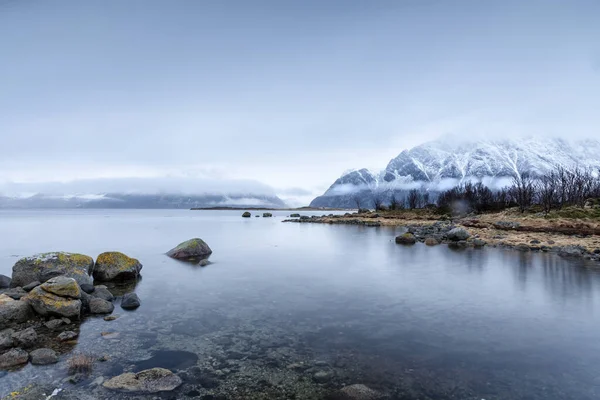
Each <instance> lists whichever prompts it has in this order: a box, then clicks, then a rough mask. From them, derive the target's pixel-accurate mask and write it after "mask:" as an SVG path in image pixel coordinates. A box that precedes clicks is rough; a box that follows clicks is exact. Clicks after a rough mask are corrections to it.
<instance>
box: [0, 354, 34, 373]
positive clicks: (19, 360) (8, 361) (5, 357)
mask: <svg viewBox="0 0 600 400" xmlns="http://www.w3.org/2000/svg"><path fill="white" fill-rule="evenodd" d="M27 361H29V354H27V352H26V351H25V350H23V349H12V350H9V351H7V352H6V353H4V354H2V355H0V369H6V368H11V367H16V366H17V365H22V364H27Z"/></svg>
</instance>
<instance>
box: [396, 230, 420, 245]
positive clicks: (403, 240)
mask: <svg viewBox="0 0 600 400" xmlns="http://www.w3.org/2000/svg"><path fill="white" fill-rule="evenodd" d="M396 243H398V244H409V245H410V244H415V243H417V238H416V237H415V235H413V234H412V233H410V232H406V233H403V234H402V235H400V236H396Z"/></svg>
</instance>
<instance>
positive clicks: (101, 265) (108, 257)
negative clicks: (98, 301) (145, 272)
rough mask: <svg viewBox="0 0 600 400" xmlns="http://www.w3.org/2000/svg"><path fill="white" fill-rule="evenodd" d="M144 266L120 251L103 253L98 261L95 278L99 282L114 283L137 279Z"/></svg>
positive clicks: (94, 273)
mask: <svg viewBox="0 0 600 400" xmlns="http://www.w3.org/2000/svg"><path fill="white" fill-rule="evenodd" d="M141 270H142V264H141V263H140V262H139V261H138V260H137V259H135V258H131V257H129V256H126V255H125V254H123V253H119V252H118V251H109V252H105V253H102V254H100V255H99V256H98V258H97V259H96V266H95V267H94V272H93V276H94V279H95V280H97V281H114V280H121V281H122V280H130V279H137V278H138V277H139V276H140V271H141Z"/></svg>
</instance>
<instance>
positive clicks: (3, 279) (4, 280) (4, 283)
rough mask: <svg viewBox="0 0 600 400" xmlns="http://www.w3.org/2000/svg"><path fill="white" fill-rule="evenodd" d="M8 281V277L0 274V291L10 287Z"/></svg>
mask: <svg viewBox="0 0 600 400" xmlns="http://www.w3.org/2000/svg"><path fill="white" fill-rule="evenodd" d="M10 281H11V279H10V278H9V277H8V276H6V275H2V274H0V289H5V288H7V287H10Z"/></svg>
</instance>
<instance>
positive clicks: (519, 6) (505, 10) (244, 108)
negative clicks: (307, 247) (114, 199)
mask: <svg viewBox="0 0 600 400" xmlns="http://www.w3.org/2000/svg"><path fill="white" fill-rule="evenodd" d="M599 21H600V1H595V0H590V1H577V0H573V1H546V0H544V1H535V0H530V1H526V2H523V1H445V0H444V1H436V0H431V1H428V0H418V1H417V0H415V1H400V0H394V1H364V0H360V1H353V0H328V1H323V0H314V1H309V0H303V1H285V0H273V1H251V0H239V1H192V0H190V1H167V0H163V1H153V0H127V1H123V0H103V1H100V0H98V1H80V0H68V1H67V0H53V1H46V0H44V1H42V0H0V135H1V142H0V145H1V147H0V156H1V157H0V182H5V183H6V182H31V181H57V180H58V181H67V180H73V179H94V178H115V177H127V178H130V177H154V178H157V177H164V176H178V177H185V178H186V179H187V178H189V179H191V178H198V179H200V180H201V179H210V180H223V181H226V180H230V179H251V180H255V181H260V182H263V183H265V184H267V185H269V186H271V187H273V188H274V189H275V191H276V192H277V193H280V194H282V197H286V196H288V197H294V196H300V195H303V196H305V197H307V198H309V197H310V196H312V194H313V193H314V194H319V193H320V192H323V191H324V190H325V189H326V188H327V187H328V186H329V185H330V184H331V183H332V182H333V181H334V180H335V179H336V178H337V177H338V176H339V175H340V174H341V173H342V172H343V171H344V170H346V169H348V168H353V167H380V168H383V167H384V166H385V165H386V164H387V162H388V161H389V159H390V158H392V157H394V156H396V155H397V154H398V153H399V152H400V151H401V150H403V149H405V148H408V147H412V146H414V145H416V144H419V143H421V142H424V141H426V140H430V139H434V138H436V137H438V136H440V135H444V134H447V133H453V134H459V135H465V136H467V137H472V136H474V135H493V136H504V135H511V136H512V135H522V134H527V135H529V134H531V135H552V136H563V137H570V138H573V137H597V135H599V132H598V126H600V112H598V110H599V109H600V23H599ZM299 189H302V190H299Z"/></svg>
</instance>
